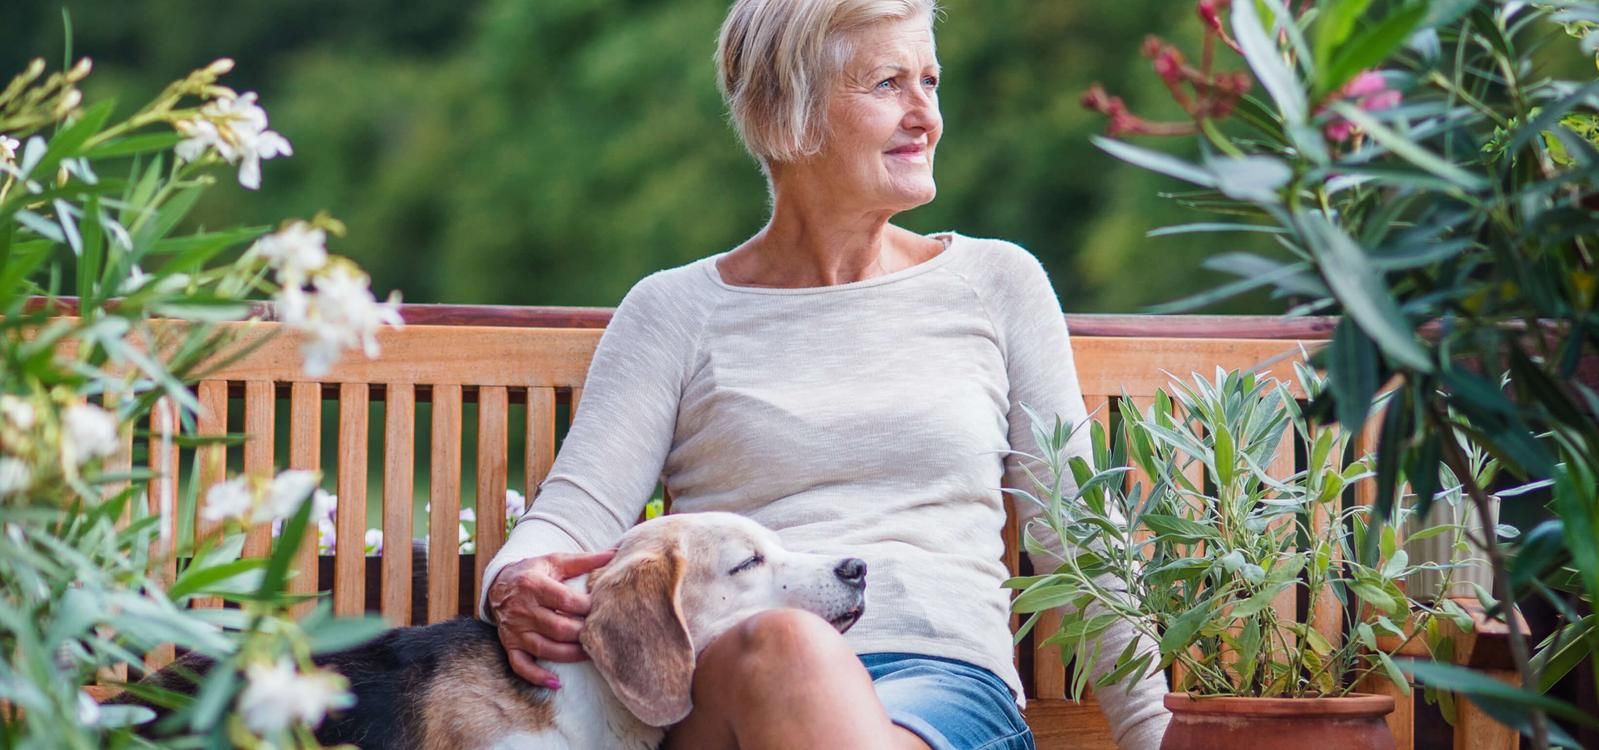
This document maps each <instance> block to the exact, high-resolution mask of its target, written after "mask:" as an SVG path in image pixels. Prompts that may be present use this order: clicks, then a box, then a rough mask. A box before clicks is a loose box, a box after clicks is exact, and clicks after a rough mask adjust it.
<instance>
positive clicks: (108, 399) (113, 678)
mask: <svg viewBox="0 0 1599 750" xmlns="http://www.w3.org/2000/svg"><path fill="white" fill-rule="evenodd" d="M121 400H122V396H121V394H118V393H116V392H108V393H106V394H105V396H104V398H103V399H102V401H101V404H100V405H101V406H104V407H105V408H106V409H109V410H111V411H113V412H115V411H116V409H117V404H118V403H120V402H121ZM118 430H119V432H118V434H117V452H116V453H115V454H112V455H111V457H110V458H107V459H106V464H105V470H106V471H108V472H110V473H113V474H124V475H125V474H127V473H128V472H129V471H131V470H132V469H133V425H132V424H129V423H121V424H120V425H119V427H118ZM129 485H130V482H128V481H126V480H123V481H118V482H113V483H111V484H108V485H106V495H105V496H106V497H116V496H117V495H118V494H119V493H121V492H123V491H124V490H126V489H127V488H128V486H129ZM133 502H137V498H135V499H134V500H133V501H130V502H129V503H128V505H127V507H125V508H124V509H123V511H122V516H121V517H120V518H118V519H117V528H118V529H122V528H126V527H127V525H128V521H129V520H130V519H131V517H132V510H133ZM107 634H108V635H109V631H108V633H107ZM96 679H97V680H98V681H99V682H124V681H126V680H127V679H128V665H127V664H126V663H123V662H119V663H118V664H117V665H116V666H114V667H111V668H110V669H102V670H100V671H99V672H98V673H97V677H96Z"/></svg>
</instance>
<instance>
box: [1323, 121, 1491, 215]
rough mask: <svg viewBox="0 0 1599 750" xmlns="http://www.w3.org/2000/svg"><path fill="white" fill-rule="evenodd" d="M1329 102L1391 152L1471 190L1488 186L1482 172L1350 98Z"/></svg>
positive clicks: (1459, 186)
mask: <svg viewBox="0 0 1599 750" xmlns="http://www.w3.org/2000/svg"><path fill="white" fill-rule="evenodd" d="M1328 106H1329V107H1330V108H1331V109H1332V110H1333V111H1334V112H1337V113H1338V114H1339V115H1340V116H1341V117H1343V118H1344V119H1346V120H1349V121H1350V122H1351V123H1354V125H1355V126H1356V127H1358V128H1360V129H1361V130H1362V131H1365V133H1366V135H1367V136H1368V137H1370V138H1371V139H1372V140H1374V141H1376V142H1377V143H1378V144H1380V145H1381V146H1382V147H1383V148H1386V149H1388V151H1389V153H1392V154H1393V155H1394V156H1397V157H1399V158H1401V159H1404V160H1405V161H1408V162H1410V163H1411V164H1414V165H1416V166H1417V167H1420V168H1421V169H1424V170H1426V171H1428V172H1431V173H1432V174H1435V175H1437V176H1439V177H1442V178H1444V179H1446V180H1448V181H1450V182H1451V183H1453V184H1454V185H1455V186H1456V187H1457V188H1459V189H1461V190H1463V191H1466V192H1468V193H1474V192H1479V191H1482V190H1485V189H1487V187H1488V181H1487V180H1486V179H1484V178H1483V177H1482V176H1481V175H1477V174H1473V173H1471V172H1467V171H1466V170H1465V169H1462V168H1461V167H1458V166H1456V165H1454V164H1451V163H1449V162H1448V161H1445V160H1444V159H1443V158H1441V157H1438V156H1435V155H1433V154H1432V152H1430V151H1428V150H1426V149H1424V148H1422V147H1420V146H1418V145H1416V143H1415V141H1413V140H1411V139H1410V138H1408V137H1406V136H1403V135H1400V134H1399V133H1398V132H1395V131H1394V130H1393V129H1392V128H1390V127H1388V126H1387V125H1384V124H1382V122H1381V121H1379V120H1378V119H1377V118H1375V117H1372V116H1371V115H1370V114H1368V113H1367V112H1366V111H1365V110H1363V109H1361V108H1359V107H1356V106H1353V105H1351V104H1349V103H1348V102H1333V103H1331V104H1330V105H1328Z"/></svg>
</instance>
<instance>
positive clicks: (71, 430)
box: [61, 404, 121, 466]
mask: <svg viewBox="0 0 1599 750" xmlns="http://www.w3.org/2000/svg"><path fill="white" fill-rule="evenodd" d="M61 443H62V445H61V452H62V454H63V455H65V456H66V457H67V458H68V460H70V461H72V462H73V463H74V464H76V465H79V466H81V465H83V464H85V463H88V462H89V461H92V460H94V459H96V458H105V457H107V456H112V455H115V454H116V452H117V450H118V449H120V448H121V441H120V440H118V438H117V418H116V417H114V416H112V415H111V412H108V411H106V410H105V409H102V408H100V407H98V406H95V405H93V404H75V405H73V406H69V407H67V410H66V412H65V413H63V414H62V415H61Z"/></svg>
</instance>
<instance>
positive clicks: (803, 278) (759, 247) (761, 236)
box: [718, 196, 942, 288]
mask: <svg viewBox="0 0 1599 750" xmlns="http://www.w3.org/2000/svg"><path fill="white" fill-rule="evenodd" d="M893 215H894V212H892V211H878V212H872V213H863V212H858V211H857V212H854V213H850V212H848V211H843V210H838V209H836V208H834V207H831V206H817V205H815V204H810V205H807V204H801V203H797V202H794V201H785V200H783V198H782V196H779V197H778V199H777V200H776V201H775V208H774V210H773V211H772V218H771V220H770V221H768V222H767V224H766V226H765V227H764V228H763V229H761V231H760V232H758V233H756V235H755V236H754V237H751V238H750V239H749V240H748V241H746V242H745V243H744V244H743V245H740V246H739V247H738V248H737V249H735V250H734V251H733V252H731V253H729V254H728V256H727V257H726V258H723V259H722V262H721V263H720V264H719V268H718V270H719V271H721V273H722V278H723V279H724V280H726V281H727V282H728V283H730V284H736V285H743V286H763V287H779V288H802V287H817V286H833V285H836V284H848V283H851V282H856V281H864V280H866V279H870V278H874V277H877V276H882V275H884V274H889V273H893V272H895V271H899V270H901V269H904V268H908V267H910V266H913V265H916V264H918V263H921V262H922V261H925V260H927V259H929V258H931V257H932V256H934V255H937V254H938V252H939V250H941V249H942V244H941V243H939V242H938V241H936V240H931V239H928V238H926V237H922V236H920V235H917V234H915V233H912V232H910V231H908V230H905V229H901V228H899V227H896V226H894V225H893V224H890V223H889V219H890V218H892V217H893Z"/></svg>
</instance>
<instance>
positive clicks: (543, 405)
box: [522, 386, 555, 504]
mask: <svg viewBox="0 0 1599 750" xmlns="http://www.w3.org/2000/svg"><path fill="white" fill-rule="evenodd" d="M525 452H526V453H527V457H526V461H527V478H526V480H525V484H526V487H525V488H524V489H523V491H522V494H523V495H524V496H525V497H526V498H527V501H528V503H529V504H531V503H532V502H533V497H534V496H535V495H537V494H538V492H539V484H540V483H542V482H543V481H544V478H545V477H547V476H549V474H550V466H551V465H552V464H554V463H555V389H554V388H548V387H540V386H534V387H532V388H529V389H527V445H526V451H525Z"/></svg>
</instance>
